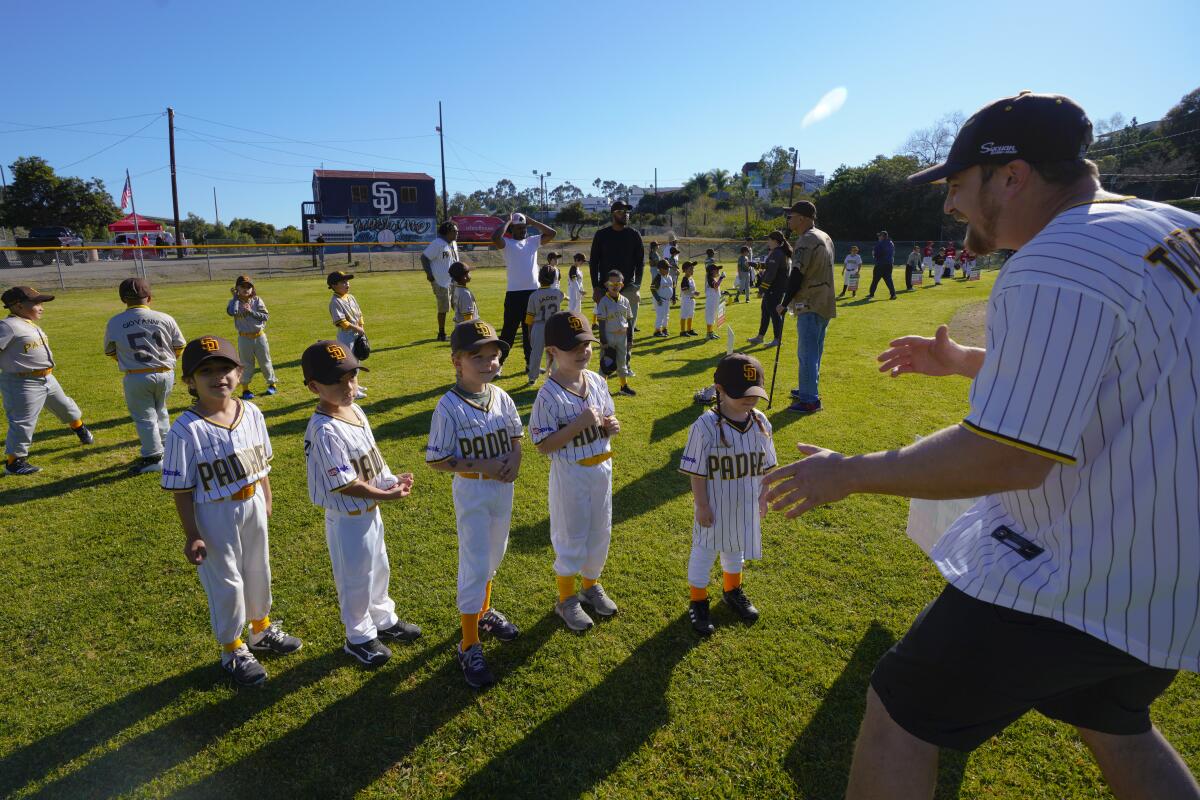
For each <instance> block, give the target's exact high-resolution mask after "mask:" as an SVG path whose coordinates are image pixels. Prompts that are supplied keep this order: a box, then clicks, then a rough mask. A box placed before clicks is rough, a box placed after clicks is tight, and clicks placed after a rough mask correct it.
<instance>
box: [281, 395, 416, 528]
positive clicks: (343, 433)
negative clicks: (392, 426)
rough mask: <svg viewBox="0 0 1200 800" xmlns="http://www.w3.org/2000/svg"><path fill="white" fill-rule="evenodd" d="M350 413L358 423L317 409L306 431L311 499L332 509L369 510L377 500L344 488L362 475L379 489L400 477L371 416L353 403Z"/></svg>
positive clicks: (391, 484)
mask: <svg viewBox="0 0 1200 800" xmlns="http://www.w3.org/2000/svg"><path fill="white" fill-rule="evenodd" d="M348 413H349V416H351V417H354V418H355V419H357V420H358V422H357V423H354V422H347V421H345V420H343V419H340V418H338V417H332V416H330V415H329V414H326V413H325V412H323V411H316V412H314V413H313V415H312V418H311V419H309V421H308V430H306V431H305V432H304V460H305V462H306V463H307V466H308V498H309V499H310V500H312V502H313V504H314V505H318V506H321V507H322V508H325V509H329V510H331V511H341V512H342V513H346V514H348V513H350V512H351V511H366V510H367V509H369V508H371V507H372V506H374V505H375V502H374V501H373V500H364V499H363V498H361V497H350V496H349V495H346V494H343V493H342V492H341V491H340V490H341V489H345V488H346V487H347V486H349V485H350V484H352V483H354V482H355V480H356V479H358V478H361V479H362V480H363V481H364V482H366V483H369V484H371V485H372V486H374V487H375V488H377V489H390V488H391V487H392V486H394V485H395V484H396V480H397V478H396V476H395V475H393V474H392V471H391V470H390V469H388V465H387V462H385V461H384V460H383V455H382V454H381V453H380V452H379V447H378V446H376V444H375V436H374V434H372V433H371V425H370V423H368V422H367V415H366V414H364V413H363V410H362V409H361V408H359V407H358V405H357V404H356V403H352V404H351V405H350V408H349V409H348Z"/></svg>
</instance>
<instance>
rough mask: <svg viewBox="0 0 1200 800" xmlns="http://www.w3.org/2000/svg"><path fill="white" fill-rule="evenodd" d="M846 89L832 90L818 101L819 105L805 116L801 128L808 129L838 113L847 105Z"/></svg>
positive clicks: (841, 87)
mask: <svg viewBox="0 0 1200 800" xmlns="http://www.w3.org/2000/svg"><path fill="white" fill-rule="evenodd" d="M846 95H847V92H846V87H845V86H839V87H837V88H836V89H831V90H830V91H828V92H826V93H825V96H824V97H822V98H821V99H820V100H818V101H817V104H816V105H815V106H813V107H812V110H811V111H809V112H808V113H807V114H805V115H804V119H803V121H801V123H800V127H801V128H807V127H808V126H809V125H812V124H813V123H814V122H820V121H821V120H823V119H826V118H827V117H831V116H833V115H834V114H835V113H837V111H838V109H840V108H841V107H842V106H843V105H845V104H846Z"/></svg>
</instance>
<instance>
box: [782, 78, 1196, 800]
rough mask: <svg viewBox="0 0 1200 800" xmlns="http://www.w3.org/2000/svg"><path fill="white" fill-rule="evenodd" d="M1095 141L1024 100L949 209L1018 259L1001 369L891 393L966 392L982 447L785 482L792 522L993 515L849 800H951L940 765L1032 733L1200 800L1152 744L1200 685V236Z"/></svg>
mask: <svg viewBox="0 0 1200 800" xmlns="http://www.w3.org/2000/svg"><path fill="white" fill-rule="evenodd" d="M1091 141H1092V126H1091V122H1090V121H1089V120H1088V118H1087V115H1086V114H1085V113H1084V111H1083V109H1082V108H1080V107H1079V106H1078V105H1077V104H1075V103H1074V102H1073V101H1072V100H1070V99H1069V98H1066V97H1062V96H1058V95H1039V94H1032V93H1029V92H1022V93H1020V94H1019V95H1017V96H1015V97H1009V98H1004V99H1001V100H998V101H996V102H994V103H991V104H989V105H987V106H985V107H984V108H983V109H981V110H980V111H978V112H977V113H976V114H975V115H974V116H972V117H971V118H970V119H969V120H967V122H966V123H965V124H964V125H963V127H962V130H961V131H960V132H959V134H958V137H957V138H956V139H955V142H954V145H953V147H952V148H951V151H950V154H949V157H948V158H947V160H946V163H944V164H939V165H937V166H935V167H931V168H929V169H927V170H925V171H923V172H920V173H917V174H916V175H913V176H912V177H911V178H910V181H912V182H914V183H927V182H931V181H935V180H946V181H947V183H948V191H947V194H946V201H945V211H946V213H948V214H953V215H954V216H956V217H957V218H959V219H960V220H963V221H965V222H967V223H969V228H968V233H967V239H966V247H967V249H969V250H970V251H972V252H974V253H988V252H991V251H993V250H996V249H1001V248H1006V249H1012V250H1015V251H1016V253H1015V254H1014V255H1013V256H1012V258H1011V259H1010V260H1009V261H1008V263H1007V264H1006V265H1005V266H1004V268H1003V271H1002V272H1001V273H1000V276H999V277H998V278H997V280H996V283H995V286H994V287H993V289H992V294H991V298H990V301H989V307H988V320H987V348H986V350H984V349H976V348H968V347H962V346H960V345H958V344H956V343H955V342H954V341H952V340H951V339H950V338H949V336H948V335H947V330H946V327H945V326H944V325H943V326H941V327H940V328H939V329H938V330H937V333H936V335H935V336H934V337H933V338H923V337H918V336H908V337H904V338H901V339H897V340H895V341H893V342H892V343H891V349H889V350H887V351H886V352H884V353H883V354H882V355H881V356H880V360H881V361H882V362H883V365H882V367H881V370H882V371H888V372H890V373H891V374H892V375H893V376H896V375H902V374H905V373H916V374H924V375H935V376H936V375H952V374H958V375H964V376H966V377H969V378H971V379H972V384H971V391H970V412H969V413H968V414H967V417H966V419H964V420H963V422H962V423H961V424H960V425H957V426H954V427H952V428H948V429H946V430H943V431H939V432H938V433H936V434H934V435H932V436H929V437H926V438H924V439H922V440H921V441H920V442H918V443H917V444H915V445H912V446H910V447H906V448H903V449H901V450H897V451H892V452H887V453H873V454H870V455H865V456H856V457H846V456H843V455H841V454H839V453H834V452H831V451H829V450H825V449H822V448H819V447H813V446H810V445H800V450H801V452H802V453H803V454H805V456H807V457H806V458H804V460H802V461H799V462H797V463H795V464H792V465H790V466H787V467H784V468H782V469H779V470H777V471H776V472H774V473H772V474H771V475H768V476H767V477H766V478H765V479H764V488H763V492H762V494H761V495H760V503H761V504H762V505H763V506H764V507H766V506H768V505H769V506H770V507H772V508H774V509H777V510H782V509H787V514H788V516H793V517H794V516H796V515H799V514H801V513H803V512H805V511H807V510H808V509H810V508H812V507H813V506H816V505H820V504H823V503H829V502H833V501H836V500H839V499H841V498H842V497H845V496H846V495H847V494H850V493H853V492H873V493H879V494H894V495H901V496H908V497H925V498H933V499H939V498H952V497H975V496H979V495H983V497H982V498H981V499H980V500H979V501H978V502H977V503H976V504H975V505H974V506H973V507H972V508H971V509H970V510H969V511H968V512H967V513H966V514H964V515H963V516H962V517H961V518H960V519H958V520H957V521H956V522H955V523H954V524H952V525H951V526H950V528H949V530H947V531H946V532H945V533H944V534H943V535H942V537H941V539H940V540H939V541H938V543H937V545H936V546H935V548H934V550H933V559H934V561H935V562H936V564H937V567H938V569H939V570H940V571H941V573H942V575H943V576H945V578H946V580H947V581H948V582H949V586H947V587H946V589H945V590H944V591H943V592H942V594H941V595H940V596H939V597H938V598H937V599H936V600H935V601H934V602H933V603H931V604H930V605H929V606H927V607H926V609H925V610H924V611H923V612H922V613H921V614H920V616H918V618H917V620H916V621H915V622H914V623H913V626H912V627H911V628H910V629H909V631H908V633H907V634H905V636H904V637H903V638H902V639H901V640H900V642H899V643H897V644H896V646H895V647H893V648H892V649H891V650H890V651H889V652H888V653H887V654H886V655H885V656H884V657H883V658H882V659H881V660H880V662H879V664H878V665H877V666H876V668H875V672H874V674H873V675H872V676H871V688H870V690H869V692H868V697H867V712H866V717H865V719H864V720H863V726H862V730H861V731H860V733H859V740H858V745H857V747H856V750H855V755H854V763H853V766H852V768H851V775H850V784H849V789H848V792H847V794H848V796H849V797H872V798H875V797H904V798H919V797H930V796H931V795H932V793H933V787H934V783H935V779H936V767H937V757H938V747H950V748H954V749H958V750H971V749H973V748H975V747H976V746H978V745H979V744H981V743H983V742H984V741H986V740H987V739H988V738H990V737H991V736H992V735H994V734H996V733H998V732H999V731H1001V730H1002V729H1004V728H1005V727H1006V726H1007V725H1009V724H1010V723H1011V722H1013V721H1015V720H1016V719H1018V718H1019V717H1021V716H1022V715H1023V714H1025V713H1026V712H1027V711H1030V710H1037V711H1039V712H1041V713H1042V714H1045V715H1046V716H1049V717H1052V718H1054V719H1058V720H1061V721H1063V722H1066V723H1068V724H1071V725H1074V726H1075V727H1076V729H1077V730H1078V731H1079V735H1080V737H1081V738H1082V739H1083V741H1084V743H1085V744H1087V746H1088V747H1089V748H1090V749H1091V751H1092V753H1093V754H1094V755H1095V757H1096V760H1097V761H1098V762H1099V765H1100V768H1101V770H1102V771H1103V773H1104V775H1105V778H1106V779H1107V780H1108V782H1109V784H1110V786H1111V787H1112V790H1113V793H1114V794H1115V795H1116V796H1117V797H1120V798H1131V797H1139V798H1141V797H1145V798H1166V797H1170V798H1180V797H1189V798H1196V797H1200V787H1198V786H1197V783H1196V781H1195V779H1194V778H1193V777H1192V776H1191V775H1190V774H1189V772H1188V769H1187V767H1186V765H1185V764H1184V763H1183V761H1182V759H1180V757H1179V756H1178V754H1177V753H1176V752H1175V751H1174V750H1173V749H1172V748H1171V746H1170V745H1169V744H1168V743H1167V741H1166V740H1165V739H1164V738H1163V737H1162V735H1161V734H1160V733H1159V732H1158V731H1157V730H1156V729H1155V728H1154V727H1153V726H1152V725H1151V722H1150V715H1149V706H1150V704H1151V703H1152V702H1153V701H1154V700H1155V699H1156V698H1157V697H1158V696H1159V695H1160V694H1162V692H1163V691H1165V690H1166V688H1167V686H1168V685H1169V684H1170V683H1171V681H1172V679H1173V678H1174V677H1175V674H1176V672H1177V671H1178V670H1181V669H1185V670H1189V671H1193V672H1195V671H1197V670H1198V669H1200V536H1198V535H1197V533H1198V529H1200V499H1198V497H1197V495H1198V492H1197V487H1198V486H1200V475H1198V469H1200V415H1198V414H1197V408H1196V406H1197V402H1196V398H1197V385H1198V384H1200V294H1198V291H1200V217H1197V216H1196V215H1194V214H1189V213H1187V212H1184V211H1181V210H1179V209H1176V208H1173V207H1171V206H1165V205H1160V204H1158V203H1151V202H1146V201H1142V200H1137V199H1135V198H1131V197H1118V196H1115V195H1111V194H1108V193H1106V192H1104V191H1103V190H1102V189H1101V188H1100V184H1099V181H1098V176H1097V172H1096V167H1095V165H1094V164H1093V163H1092V162H1091V161H1088V160H1087V159H1086V158H1085V155H1086V151H1087V147H1088V145H1089V144H1090V143H1091Z"/></svg>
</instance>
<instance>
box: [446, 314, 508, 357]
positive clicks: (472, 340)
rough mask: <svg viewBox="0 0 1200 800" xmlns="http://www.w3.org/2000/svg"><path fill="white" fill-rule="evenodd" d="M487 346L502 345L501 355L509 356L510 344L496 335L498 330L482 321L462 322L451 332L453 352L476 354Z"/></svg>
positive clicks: (451, 348)
mask: <svg viewBox="0 0 1200 800" xmlns="http://www.w3.org/2000/svg"><path fill="white" fill-rule="evenodd" d="M485 344H497V345H500V354H501V355H504V356H507V355H508V350H509V344H508V342H506V341H504V340H503V339H501V338H500V337H499V336H497V335H496V329H495V328H493V327H492V326H491V323H488V322H484V321H483V320H481V319H472V320H467V321H466V322H460V323H458V324H457V325H455V326H454V330H453V331H451V332H450V350H451V351H452V352H455V353H458V352H464V351H465V352H467V353H474V352H475V351H476V350H478V349H479V348H481V347H483V346H484V345H485Z"/></svg>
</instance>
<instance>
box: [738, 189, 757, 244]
mask: <svg viewBox="0 0 1200 800" xmlns="http://www.w3.org/2000/svg"><path fill="white" fill-rule="evenodd" d="M733 196H734V197H736V198H738V199H739V200H741V201H742V208H743V209H744V210H745V212H746V234H745V235H746V236H747V237H748V236H750V201H751V200H753V199H754V198H755V197H756V196H757V195H756V194H755V192H754V188H753V187H752V186H751V185H750V176H749V175H738V176H737V178H736V179H735V180H734V182H733Z"/></svg>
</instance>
